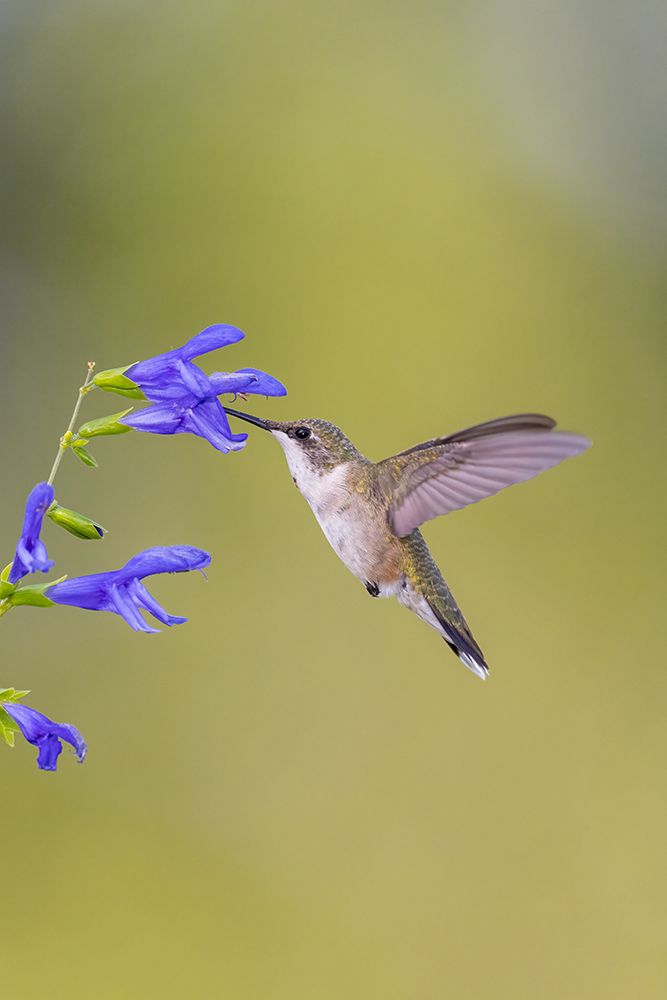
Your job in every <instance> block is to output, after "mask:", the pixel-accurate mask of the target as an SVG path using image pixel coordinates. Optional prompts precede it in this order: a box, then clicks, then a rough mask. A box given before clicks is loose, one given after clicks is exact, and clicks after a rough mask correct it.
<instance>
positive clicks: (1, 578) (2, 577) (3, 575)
mask: <svg viewBox="0 0 667 1000" xmlns="http://www.w3.org/2000/svg"><path fill="white" fill-rule="evenodd" d="M13 565H14V562H13V561H12V562H10V563H7V565H6V566H5V568H4V569H3V571H2V573H0V581H2V583H7V580H8V578H9V574H10V573H11V569H12V566H13Z"/></svg>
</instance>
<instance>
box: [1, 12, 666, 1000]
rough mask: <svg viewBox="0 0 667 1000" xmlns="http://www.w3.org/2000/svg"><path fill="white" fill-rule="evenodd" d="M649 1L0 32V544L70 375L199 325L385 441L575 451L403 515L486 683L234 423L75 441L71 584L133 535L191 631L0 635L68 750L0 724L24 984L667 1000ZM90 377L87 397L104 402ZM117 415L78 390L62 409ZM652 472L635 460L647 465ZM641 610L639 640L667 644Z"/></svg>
mask: <svg viewBox="0 0 667 1000" xmlns="http://www.w3.org/2000/svg"><path fill="white" fill-rule="evenodd" d="M663 29H664V18H662V20H661V15H660V14H659V10H658V8H657V7H654V6H652V5H650V4H646V5H639V7H638V8H637V7H634V5H633V6H632V7H631V5H629V4H628V5H624V4H607V3H601V2H597V3H595V2H592V3H590V4H587V5H584V6H583V7H581V8H577V7H576V6H575V5H566V6H565V7H563V6H561V5H556V4H553V5H549V4H539V5H533V4H530V3H528V2H521V0H510V2H508V3H506V4H494V3H490V2H489V3H486V2H481V0H477V2H474V3H472V4H469V3H461V2H449V3H444V2H420V0H417V2H414V0H411V2H404V3H380V2H370V3H358V2H355V3H351V2H335V0H334V2H331V3H321V2H301V3H299V2H268V0H267V2H258V0H252V2H249V3H238V2H237V3H232V2H220V3H214V2H210V3H204V2H201V0H199V2H193V3H189V4H183V3H172V2H163V3H148V2H144V3H141V2H137V3H120V2H108V3H107V2H97V3H93V4H92V5H91V4H86V3H82V2H81V3H75V2H64V0H62V2H58V0H53V2H51V3H48V4H40V3H32V2H27V0H21V2H19V0H16V2H8V3H5V4H3V6H2V11H1V12H0V57H1V58H0V112H1V116H2V128H1V133H2V150H1V152H0V157H1V158H2V227H1V231H0V282H1V285H2V303H3V305H2V319H1V331H2V332H1V345H0V349H1V352H2V353H1V361H2V371H1V385H2V469H3V475H2V530H1V542H2V546H3V548H4V554H5V558H4V560H2V562H6V561H7V560H8V559H9V558H10V557H11V554H12V549H13V545H14V543H15V540H16V536H17V533H18V528H19V525H20V522H21V517H22V508H23V503H24V499H25V495H26V493H27V491H28V489H29V488H30V487H31V486H32V485H33V484H34V483H35V482H37V481H38V480H40V479H43V478H45V476H46V474H47V473H48V469H49V466H50V463H51V460H52V456H53V453H54V450H55V447H56V444H57V440H58V435H59V433H60V432H61V431H62V430H63V429H64V426H65V425H66V421H67V417H68V414H69V411H70V409H71V405H72V403H73V399H74V394H75V391H76V387H77V385H78V383H79V381H80V379H81V377H82V373H83V369H84V366H85V362H86V361H87V360H88V359H89V358H93V359H95V360H96V362H97V363H98V365H99V366H102V367H110V366H116V365H122V364H129V363H130V362H132V361H135V360H138V359H139V358H142V357H148V356H150V355H151V354H155V353H158V352H160V351H163V350H165V349H167V348H169V347H172V346H176V345H178V344H180V343H182V342H183V341H184V340H186V339H187V338H188V337H190V336H191V335H193V334H194V333H196V332H197V331H198V330H200V329H202V328H203V327H204V326H206V325H208V324H210V323H213V322H229V323H235V324H237V325H239V326H241V327H242V328H243V329H244V330H245V331H246V334H247V340H246V341H245V342H243V343H242V344H239V345H236V346H234V347H232V348H229V349H228V350H227V351H226V352H225V353H224V355H219V356H218V357H216V358H215V359H209V362H208V369H209V370H210V369H211V367H213V366H214V367H216V368H220V367H226V368H235V367H242V366H248V365H254V366H256V367H261V368H264V369H266V370H268V371H270V372H272V373H274V374H275V375H277V376H278V377H280V378H282V379H283V380H284V381H285V382H286V383H287V385H288V388H289V396H288V397H287V399H284V400H271V401H267V402H265V401H264V400H259V401H254V402H253V406H254V408H255V409H256V410H257V412H260V413H263V414H266V415H271V416H274V415H275V416H278V417H285V418H287V417H297V416H322V417H326V418H328V419H330V420H333V421H334V422H336V423H338V424H340V425H341V426H342V427H343V428H344V429H345V430H346V432H347V433H348V434H349V435H350V436H351V437H352V438H353V439H354V440H355V442H356V443H357V444H358V446H359V447H360V449H361V450H362V451H364V452H365V453H367V454H368V455H370V456H372V457H375V458H380V457H382V456H384V455H387V454H389V453H391V452H392V451H395V450H398V449H400V448H403V447H406V446H408V445H410V444H412V443H414V442H416V441H418V440H420V439H424V438H427V437H432V436H434V435H438V434H443V433H446V432H450V431H453V430H455V429H457V428H459V427H462V426H465V425H466V424H470V423H473V422H476V421H479V420H483V419H488V418H491V417H494V416H499V415H503V414H505V413H508V412H512V411H521V410H540V411H544V412H547V413H549V414H553V415H554V416H556V417H557V418H558V419H559V421H561V422H562V423H563V424H564V425H565V426H566V427H569V428H571V429H575V430H579V431H582V432H585V433H587V434H588V435H590V436H591V437H592V439H593V440H594V448H593V450H592V451H591V452H589V453H587V454H586V455H585V456H584V457H583V458H579V459H577V460H576V461H572V462H569V463H566V465H564V466H562V467H560V468H558V469H557V470H555V471H553V472H550V473H548V474H547V475H545V476H543V477H541V478H540V479H539V480H536V481H534V482H531V483H529V484H527V485H525V486H522V487H517V488H516V489H514V490H510V491H507V492H506V493H504V494H503V495H501V496H500V497H497V498H495V499H493V500H491V501H488V502H485V503H484V504H481V505H479V506H475V507H472V508H470V509H468V510H466V511H464V512H462V513H459V514H456V515H453V516H451V517H448V518H446V519H442V520H441V521H439V522H436V523H434V524H432V525H430V526H428V528H427V530H426V536H427V540H428V542H429V543H430V545H431V546H432V549H433V552H434V554H435V556H436V558H437V560H438V561H439V563H440V565H441V566H442V568H443V571H444V572H445V575H446V577H447V579H448V581H449V582H450V584H451V586H452V589H453V591H454V593H455V594H456V596H457V598H458V600H459V602H460V603H461V605H462V607H463V609H464V611H465V613H466V615H467V617H468V620H469V622H470V624H471V626H472V628H473V630H474V632H475V634H476V636H477V638H478V639H479V642H480V644H481V645H482V647H483V648H484V650H485V651H486V653H487V656H488V659H489V662H490V664H491V668H492V676H491V679H490V681H489V682H488V683H486V684H481V683H479V682H478V681H476V680H475V678H473V677H472V676H471V675H470V674H469V673H468V672H467V671H466V670H464V669H463V668H462V667H461V665H460V664H459V663H458V662H457V661H456V659H455V658H454V657H453V656H452V655H451V654H450V653H449V651H448V650H447V648H446V646H445V645H444V643H442V642H441V641H440V640H439V639H438V638H437V636H436V635H435V634H434V633H432V632H431V631H430V630H429V629H427V628H426V627H425V626H424V625H423V624H421V623H420V622H419V621H418V620H417V619H416V618H413V617H410V616H408V615H407V614H406V613H405V611H403V610H401V609H399V608H398V607H397V606H396V605H395V604H392V603H390V602H382V601H372V600H370V599H369V598H368V596H367V594H366V593H365V591H364V590H363V588H362V587H361V586H360V585H359V583H358V582H357V581H356V580H355V579H354V578H353V577H352V576H350V575H349V574H348V573H347V571H346V570H345V569H344V567H343V566H342V565H341V564H340V563H339V562H338V561H337V560H336V558H335V556H334V555H333V553H332V552H331V551H330V549H329V548H328V546H327V544H326V541H325V540H324V538H323V537H322V536H321V534H320V532H319V529H318V527H317V525H316V523H315V521H314V519H313V518H312V516H311V514H310V512H309V511H308V509H307V507H306V505H305V503H304V502H303V500H302V499H301V498H300V496H299V495H298V494H297V492H296V491H295V489H294V487H293V485H292V483H291V480H290V477H289V475H288V473H287V470H286V468H285V467H284V461H283V456H282V454H281V452H280V449H279V448H278V447H277V446H276V444H275V443H274V442H273V441H272V440H271V439H270V438H269V437H268V435H262V434H261V432H257V433H253V434H251V440H250V442H249V445H248V447H247V449H246V451H245V452H243V453H241V454H238V455H231V456H222V455H219V454H218V453H216V452H215V451H214V450H213V449H211V448H210V447H209V446H208V445H207V444H206V443H205V442H203V441H201V440H198V439H195V438H190V437H185V436H181V437H178V438H175V439H170V438H158V437H154V436H149V435H142V434H132V435H127V436H126V437H124V438H117V439H108V440H104V441H101V442H100V443H99V445H98V446H96V447H95V449H94V450H95V453H96V455H97V457H98V459H99V460H100V468H99V469H98V470H96V471H94V472H92V471H89V470H87V469H85V468H84V467H83V466H79V465H78V464H77V463H76V461H75V460H74V459H73V458H72V459H70V456H67V459H68V460H67V461H66V462H65V464H64V466H63V468H62V471H61V473H60V475H59V479H58V484H57V485H58V489H57V493H58V497H59V499H60V500H61V502H62V503H65V504H69V505H72V506H75V507H77V508H79V509H83V510H84V511H86V512H87V513H90V514H91V515H92V516H93V517H95V518H97V519H99V520H100V521H101V523H102V524H104V525H106V526H107V527H109V528H110V529H111V531H110V534H109V536H108V538H107V539H106V540H105V541H104V542H101V543H95V544H93V543H83V542H78V541H76V540H75V539H73V538H70V537H69V536H67V535H65V534H64V533H61V532H58V530H57V529H56V528H55V527H53V526H52V525H47V527H46V530H45V535H46V540H47V543H48V546H49V550H50V553H51V555H52V556H53V557H55V558H56V560H57V566H56V569H57V571H58V572H59V573H61V572H68V573H69V574H70V575H73V574H77V573H85V572H95V571H98V570H101V569H108V568H113V567H116V566H119V565H121V564H122V563H123V562H124V561H125V560H126V559H127V558H128V557H129V556H130V555H132V554H134V553H135V552H137V551H139V550H140V549H141V548H144V547H146V546H148V545H154V544H170V543H181V542H186V543H190V544H194V545H199V546H203V547H205V548H207V549H208V550H210V551H211V552H212V554H213V564H212V567H211V570H210V573H209V579H208V583H205V582H204V581H203V580H202V579H201V578H199V577H198V576H194V575H193V576H187V577H174V578H170V579H161V580H157V581H155V584H154V587H153V589H154V592H155V593H156V595H157V596H158V597H159V598H160V599H161V600H163V601H164V603H165V604H166V605H167V607H168V608H169V609H170V610H174V611H176V612H178V613H183V614H187V615H188V616H189V618H190V621H189V622H188V624H187V625H184V626H182V627H179V628H174V629H172V630H165V631H164V632H162V634H160V635H158V636H144V635H135V634H133V633H132V632H130V630H129V629H127V628H126V626H125V625H124V623H123V622H122V621H120V620H119V619H117V618H115V617H112V616H111V615H107V616H104V615H102V614H97V615H94V614H87V613H84V612H77V611H75V610H70V609H53V610H49V611H40V610H37V609H20V610H19V611H16V612H13V613H12V614H11V615H9V616H7V617H5V618H3V620H2V623H1V627H2V661H1V662H2V676H1V677H0V681H2V682H3V683H4V684H5V685H15V686H20V687H27V688H31V689H32V691H33V694H32V696H31V704H33V705H34V706H35V707H37V708H40V709H42V710H44V711H46V712H47V713H48V714H50V715H51V716H52V717H53V718H56V719H59V720H67V721H71V722H74V723H76V724H77V725H78V726H79V728H80V729H81V730H82V732H83V733H84V734H85V736H86V738H87V740H88V742H89V745H90V753H89V758H88V760H87V761H86V763H85V764H84V765H83V766H81V767H79V766H76V765H75V764H74V763H73V762H72V760H71V759H70V758H69V757H67V756H63V758H61V762H60V767H59V771H58V773H57V774H56V775H49V774H43V773H40V772H38V770H37V768H36V767H35V762H34V751H33V749H32V748H30V747H28V746H27V745H26V744H25V743H21V745H18V744H17V747H16V748H15V749H14V750H13V751H10V750H9V749H4V748H3V747H0V776H1V788H2V815H3V822H2V836H1V846H0V869H1V871H2V893H1V894H2V901H3V905H2V917H0V940H1V941H2V958H1V959H0V967H1V970H2V972H1V979H2V992H3V996H4V995H7V996H8V997H9V996H13V997H16V998H17V1000H33V998H34V1000H36V998H42V997H45V996H48V997H51V998H54V1000H61V998H63V1000H64V998H67V1000H84V998H85V1000H90V998H95V1000H116V998H126V997H127V998H132V1000H134V998H153V997H156V998H157V997H162V998H171V997H174V998H176V997H179V998H180V997H194V998H204V1000H206V998H230V1000H246V998H247V1000H265V998H266V1000H269V998H270V1000H283V998H284V1000H302V998H303V1000H306V998H307V1000H342V998H346V1000H347V998H350V1000H374V998H378V1000H441V998H449V997H452V998H453V997H456V998H459V997H465V998H468V997H470V998H487V997H493V998H503V1000H504V998H507V1000H510V998H511V1000H522V998H525V1000H534V998H540V1000H563V998H568V1000H584V998H585V1000H597V998H601V997H604V998H605V1000H627V998H628V997H642V998H644V1000H646V998H653V997H656V998H657V997H661V996H664V995H665V994H664V990H665V971H666V970H665V960H664V938H665V910H664V905H665V896H664V894H665V867H664V844H665V832H666V830H665V822H664V821H665V813H664V775H665V735H664V734H665V724H664V715H665V694H666V693H667V691H666V685H665V664H664V640H665V634H664V596H665V595H664V589H663V591H662V593H661V587H662V586H663V584H662V580H663V567H662V558H663V556H664V550H663V552H661V547H660V543H661V542H663V543H664V535H663V524H664V515H663V514H662V511H661V508H663V506H664V501H663V496H664V490H665V485H666V483H665V471H664V441H661V439H660V437H659V428H660V420H661V417H662V414H663V413H664V409H663V408H664V362H663V355H662V351H663V349H664V322H665V307H664V264H665V237H666V231H667V226H666V220H665V204H666V201H667V200H666V199H665V197H664V187H663V181H664V176H665V160H664V148H663V147H662V141H661V138H660V136H661V128H660V126H661V124H662V134H663V135H664V121H663V118H662V115H663V109H664V106H665V105H664V97H663V96H661V95H662V94H663V93H664V73H665V70H664V59H661V56H660V49H661V44H660V32H661V30H663ZM97 397H99V398H97ZM117 408H118V400H117V399H116V398H114V397H110V396H104V397H102V395H101V394H99V393H98V394H96V396H94V397H91V399H90V401H89V403H88V404H87V408H86V411H85V412H86V415H89V416H93V415H100V414H102V413H104V412H110V411H113V410H114V409H117ZM661 455H662V457H661ZM661 633H662V634H661Z"/></svg>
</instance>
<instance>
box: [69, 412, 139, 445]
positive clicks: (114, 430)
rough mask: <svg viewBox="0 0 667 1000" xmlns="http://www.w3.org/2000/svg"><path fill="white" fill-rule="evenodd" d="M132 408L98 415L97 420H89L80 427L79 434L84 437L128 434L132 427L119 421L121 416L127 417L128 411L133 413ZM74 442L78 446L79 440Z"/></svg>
mask: <svg viewBox="0 0 667 1000" xmlns="http://www.w3.org/2000/svg"><path fill="white" fill-rule="evenodd" d="M132 410H133V407H132V406H130V408H129V409H127V410H121V411H120V413H111V414H109V416H108V417H98V418H97V420H89V421H88V422H87V423H85V424H82V425H81V427H79V434H80V436H81V437H82V438H93V437H100V436H101V435H108V434H127V433H128V432H129V431H131V430H132V428H131V427H126V426H125V424H120V423H118V421H119V420H120V419H121V417H125V416H127V414H128V413H131V412H132ZM74 444H75V446H77V442H74ZM84 444H85V442H84Z"/></svg>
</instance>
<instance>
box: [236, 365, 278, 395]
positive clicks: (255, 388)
mask: <svg viewBox="0 0 667 1000" xmlns="http://www.w3.org/2000/svg"><path fill="white" fill-rule="evenodd" d="M236 374H237V375H254V376H255V378H256V380H257V381H256V382H253V383H252V385H251V386H250V388H248V389H245V390H244V392H250V393H252V394H253V395H255V396H286V395H287V389H286V388H285V386H284V385H283V384H282V382H279V381H278V379H277V378H274V377H273V375H267V374H266V372H261V371H260V370H259V369H258V368H239V370H238V372H236Z"/></svg>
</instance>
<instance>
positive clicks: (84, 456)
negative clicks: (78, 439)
mask: <svg viewBox="0 0 667 1000" xmlns="http://www.w3.org/2000/svg"><path fill="white" fill-rule="evenodd" d="M72 451H73V452H74V454H75V455H76V457H77V458H80V459H81V461H82V462H83V464H84V465H87V466H88V467H89V468H90V469H96V468H97V459H96V458H94V457H93V456H92V455H91V454H90V452H89V451H88V450H87V449H86V448H82V447H80V446H77V447H75V446H74V445H72Z"/></svg>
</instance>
